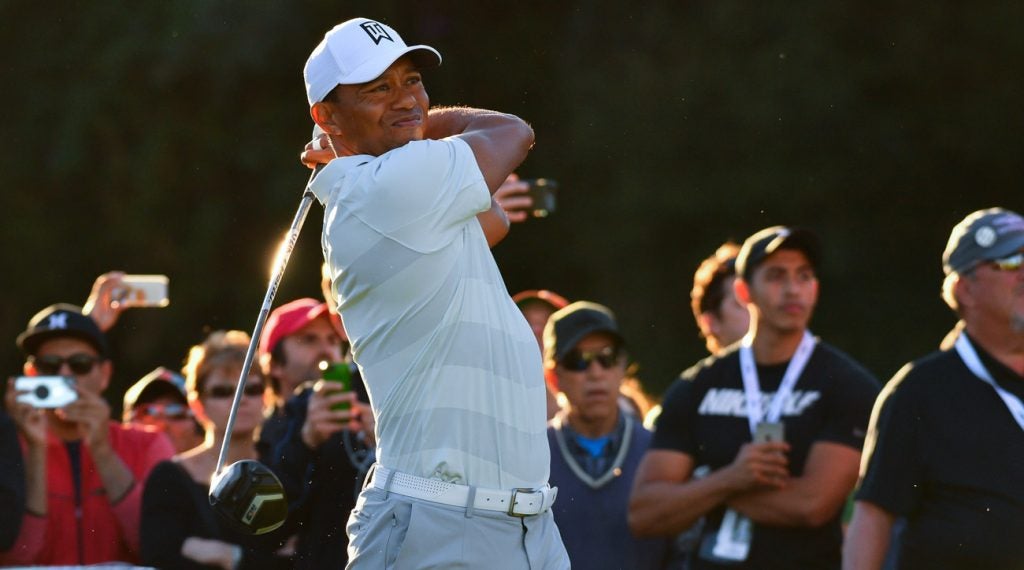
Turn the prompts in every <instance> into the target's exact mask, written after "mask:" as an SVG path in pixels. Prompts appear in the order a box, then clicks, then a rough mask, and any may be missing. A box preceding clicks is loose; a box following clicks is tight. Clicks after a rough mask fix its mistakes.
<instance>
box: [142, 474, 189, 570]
mask: <svg viewBox="0 0 1024 570" xmlns="http://www.w3.org/2000/svg"><path fill="white" fill-rule="evenodd" d="M186 477H187V475H186V474H185V473H184V472H183V471H182V470H181V468H180V467H179V466H177V465H175V464H174V463H172V462H171V461H166V462H163V463H161V464H159V465H157V466H156V467H155V468H154V469H153V471H152V473H150V475H149V478H148V479H147V480H146V484H145V490H144V492H143V494H142V521H141V529H140V535H141V541H140V542H141V558H142V562H143V563H145V564H147V565H151V566H154V567H157V568H202V567H203V566H200V565H198V564H195V563H194V562H192V561H191V560H188V559H186V558H185V557H184V556H182V555H181V546H182V544H184V543H185V539H186V538H188V537H189V536H190V535H191V534H192V531H193V528H194V525H195V522H194V520H193V519H195V518H199V515H198V513H196V512H195V510H194V509H193V508H192V505H193V504H194V501H193V499H192V491H191V490H190V489H189V487H188V483H189V481H188V480H186Z"/></svg>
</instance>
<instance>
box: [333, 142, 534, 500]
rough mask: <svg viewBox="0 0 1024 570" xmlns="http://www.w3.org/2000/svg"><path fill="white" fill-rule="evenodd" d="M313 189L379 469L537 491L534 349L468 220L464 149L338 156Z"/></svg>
mask: <svg viewBox="0 0 1024 570" xmlns="http://www.w3.org/2000/svg"><path fill="white" fill-rule="evenodd" d="M313 192H314V194H315V195H316V196H317V198H318V199H319V200H320V202H321V203H322V204H324V232H323V238H322V242H323V248H324V257H325V259H326V260H327V262H328V266H329V268H330V275H331V279H332V283H333V292H334V294H335V296H336V298H337V300H338V305H339V309H340V311H341V314H342V318H343V320H344V322H345V329H346V332H347V333H348V335H349V339H350V340H351V342H352V351H353V356H354V359H355V361H356V363H357V364H358V365H359V368H360V370H361V371H362V375H363V379H364V381H365V382H366V385H367V389H368V391H369V393H370V402H371V404H372V406H373V409H374V413H375V415H376V419H377V440H378V448H377V451H378V461H379V462H380V463H381V465H383V466H385V467H388V468H390V469H394V470H397V471H402V472H405V473H409V474H412V475H417V476H420V477H430V478H436V479H442V480H445V481H451V482H456V483H461V484H469V485H476V486H479V487H488V488H496V489H508V488H512V487H537V486H540V485H543V484H545V483H547V480H548V470H549V461H550V451H549V449H548V442H547V437H546V435H545V430H546V425H545V420H546V408H545V388H544V380H543V371H542V368H541V358H540V351H539V349H538V348H537V342H536V340H535V338H534V336H533V333H532V332H531V330H530V327H529V325H528V324H527V323H526V320H525V319H524V318H523V316H522V313H520V311H519V309H518V308H516V306H515V304H514V303H513V302H512V300H511V299H510V297H509V294H508V290H507V288H506V287H505V284H504V281H503V280H502V277H501V274H500V272H499V271H498V267H497V265H496V264H495V262H494V257H493V256H492V255H491V251H490V249H489V248H488V246H487V240H486V238H485V236H484V234H483V230H482V229H481V227H480V224H479V223H478V222H477V220H476V215H477V214H478V213H480V212H483V211H485V210H487V209H488V208H489V207H490V194H489V192H488V190H487V185H486V183H485V182H484V179H483V175H482V174H481V172H480V169H479V167H478V166H477V164H476V159H475V157H474V155H473V151H472V149H470V147H469V145H468V144H466V143H465V142H464V141H462V140H460V139H458V138H448V139H443V140H425V141H416V142H411V143H409V144H406V145H405V146H402V147H400V148H397V149H394V150H392V151H390V152H387V153H385V154H383V155H381V156H379V157H373V156H365V155H364V156H352V157H346V158H340V159H337V160H334V161H332V162H331V163H330V164H328V165H327V166H326V167H325V168H324V170H323V171H322V172H321V173H320V175H319V176H317V178H316V180H315V181H314V184H313Z"/></svg>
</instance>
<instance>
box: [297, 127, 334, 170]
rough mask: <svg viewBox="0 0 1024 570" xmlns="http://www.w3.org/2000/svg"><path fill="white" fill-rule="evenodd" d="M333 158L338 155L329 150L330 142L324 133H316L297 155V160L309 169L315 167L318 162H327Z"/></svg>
mask: <svg viewBox="0 0 1024 570" xmlns="http://www.w3.org/2000/svg"><path fill="white" fill-rule="evenodd" d="M335 158H338V157H337V155H335V154H334V151H333V150H331V143H330V140H329V137H328V136H327V135H326V134H321V135H318V136H317V137H316V138H315V139H313V140H311V141H309V142H308V143H306V146H305V148H304V149H303V151H302V154H300V155H299V160H301V161H302V164H305V165H306V168H309V169H313V168H316V167H317V165H319V164H327V163H328V162H330V161H332V160H334V159H335Z"/></svg>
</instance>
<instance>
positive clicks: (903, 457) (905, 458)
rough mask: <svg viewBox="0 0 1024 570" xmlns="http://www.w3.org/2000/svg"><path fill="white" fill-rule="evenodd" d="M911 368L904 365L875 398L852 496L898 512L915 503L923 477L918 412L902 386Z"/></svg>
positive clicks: (902, 512) (904, 511) (891, 511)
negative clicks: (856, 489)
mask: <svg viewBox="0 0 1024 570" xmlns="http://www.w3.org/2000/svg"><path fill="white" fill-rule="evenodd" d="M910 370H912V368H911V367H910V366H907V367H904V368H903V370H901V371H900V372H898V373H897V374H896V376H895V377H894V378H893V379H892V380H891V381H889V383H888V384H886V386H885V388H883V389H882V392H881V394H879V396H878V401H877V402H875V407H874V410H872V412H871V423H870V425H869V427H868V436H867V440H866V442H865V444H864V455H863V457H862V459H861V477H862V480H861V485H860V489H859V490H858V491H857V494H856V497H855V498H856V499H857V500H858V501H868V502H870V503H874V504H876V505H878V506H879V507H881V508H883V509H885V510H886V511H889V512H890V513H893V514H897V515H905V514H907V513H909V512H910V510H911V508H912V506H913V505H914V504H915V503H917V501H918V500H919V499H920V496H921V493H922V491H923V485H922V482H923V480H924V477H923V473H922V469H923V467H922V466H923V463H922V461H921V460H920V456H919V453H920V446H919V443H918V442H919V438H920V433H919V432H920V425H919V423H920V415H919V414H918V412H917V411H916V410H915V409H914V401H913V397H912V396H911V395H910V394H908V391H907V390H906V388H905V387H904V386H903V384H904V381H905V380H906V378H907V374H908V373H909V372H910Z"/></svg>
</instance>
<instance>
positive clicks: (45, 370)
mask: <svg viewBox="0 0 1024 570" xmlns="http://www.w3.org/2000/svg"><path fill="white" fill-rule="evenodd" d="M28 361H29V362H30V363H31V364H32V365H33V366H35V368H36V370H38V371H39V373H40V374H43V375H46V376H51V375H54V374H59V373H60V369H61V367H62V366H64V363H65V362H66V363H67V364H68V368H71V372H73V373H75V374H88V373H90V372H92V369H93V367H94V366H96V363H97V362H99V361H100V359H99V357H96V356H92V355H89V354H82V353H78V354H72V355H71V356H69V357H67V358H62V357H60V356H57V355H56V354H48V355H46V356H30V357H29V359H28Z"/></svg>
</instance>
